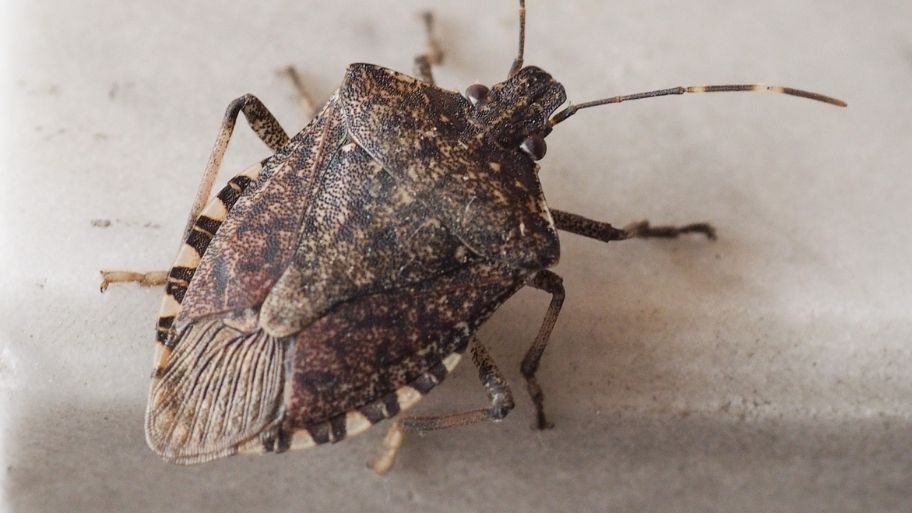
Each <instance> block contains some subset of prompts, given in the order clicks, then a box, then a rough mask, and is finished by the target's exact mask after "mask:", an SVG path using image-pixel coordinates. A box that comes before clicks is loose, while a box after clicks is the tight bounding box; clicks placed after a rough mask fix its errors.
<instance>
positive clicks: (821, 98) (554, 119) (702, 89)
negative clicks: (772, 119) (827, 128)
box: [548, 84, 848, 127]
mask: <svg viewBox="0 0 912 513" xmlns="http://www.w3.org/2000/svg"><path fill="white" fill-rule="evenodd" d="M756 91H760V92H770V93H779V94H787V95H789V96H799V97H801V98H807V99H809V100H816V101H818V102H823V103H829V104H830V105H835V106H837V107H846V106H847V105H848V104H846V102H844V101H842V100H839V99H837V98H832V97H830V96H825V95H822V94H820V93H812V92H810V91H804V90H801V89H794V88H792V87H782V86H770V85H764V84H731V85H707V86H688V87H672V88H671V89H658V90H656V91H648V92H645V93H636V94H627V95H624V96H613V97H611V98H604V99H601V100H595V101H591V102H585V103H579V104H577V105H570V106H569V107H567V108H566V109H564V110H562V111H560V112H558V113H557V114H555V115H554V116H551V119H550V120H548V126H549V127H553V126H554V125H556V124H558V123H560V122H561V121H564V120H565V119H567V118H569V117H570V116H572V115H574V114H576V112H577V111H578V110H580V109H588V108H589V107H597V106H599V105H608V104H610V103H621V102H626V101H628V100H642V99H643V98H654V97H656V96H670V95H673V94H686V93H726V92H756Z"/></svg>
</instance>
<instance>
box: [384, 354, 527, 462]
mask: <svg viewBox="0 0 912 513" xmlns="http://www.w3.org/2000/svg"><path fill="white" fill-rule="evenodd" d="M472 342H473V343H472V362H474V363H475V366H476V367H478V378H479V379H480V380H481V383H482V385H483V386H484V388H485V391H486V392H487V393H488V399H490V401H491V407H490V408H482V409H478V410H471V411H466V412H461V413H452V414H449V415H436V416H429V417H405V418H401V419H398V420H396V422H395V423H394V424H393V426H392V427H391V428H390V430H389V432H387V434H386V438H384V439H383V452H382V453H381V454H380V457H378V458H377V459H376V460H374V462H373V463H372V464H371V468H373V469H374V471H375V472H376V473H378V474H385V473H386V472H387V471H388V470H389V469H390V468H391V467H392V466H393V464H394V463H395V462H396V454H397V453H398V452H399V448H400V447H402V442H403V441H404V440H405V434H406V433H407V432H422V431H436V430H440V429H447V428H452V427H459V426H467V425H469V424H477V423H479V422H485V421H491V422H499V421H501V420H503V418H504V417H506V416H507V414H508V413H510V410H512V409H513V406H514V403H513V392H511V391H510V386H509V385H508V384H507V380H506V379H504V377H503V375H502V374H501V373H500V370H499V369H498V368H497V365H496V364H495V363H494V360H493V359H492V358H491V355H490V354H489V353H488V350H487V348H485V346H483V345H482V344H481V342H479V341H478V339H473V341H472Z"/></svg>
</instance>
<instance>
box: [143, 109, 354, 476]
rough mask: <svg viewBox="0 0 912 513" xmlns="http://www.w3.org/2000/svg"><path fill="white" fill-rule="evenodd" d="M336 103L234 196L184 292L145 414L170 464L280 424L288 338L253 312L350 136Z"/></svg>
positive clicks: (230, 448) (150, 436)
mask: <svg viewBox="0 0 912 513" xmlns="http://www.w3.org/2000/svg"><path fill="white" fill-rule="evenodd" d="M335 105H336V102H335V99H331V100H330V101H329V103H328V104H327V106H326V107H325V108H324V110H323V111H322V112H321V113H320V115H319V116H318V117H317V118H316V119H315V120H314V122H313V123H311V124H310V125H309V126H308V127H307V128H306V129H305V130H303V131H302V132H301V133H300V134H299V135H298V136H296V137H295V139H294V140H293V141H292V143H291V144H289V145H288V146H287V147H286V149H285V150H283V152H282V153H279V154H276V155H274V156H273V157H271V158H270V159H268V160H267V161H266V162H265V163H264V165H263V169H262V171H261V172H260V174H259V176H258V177H257V179H256V181H255V182H254V183H252V184H250V185H249V186H247V188H246V189H244V190H243V192H242V193H241V196H240V198H238V199H237V200H236V202H235V201H234V198H232V203H233V204H234V206H233V208H231V210H230V213H229V215H228V216H227V218H225V220H224V221H223V222H222V223H221V225H220V226H219V227H218V228H217V231H216V233H215V236H214V237H213V238H212V241H211V242H210V243H209V244H208V246H206V247H205V252H204V253H203V257H202V259H201V261H200V263H199V267H198V268H197V269H196V271H195V272H194V273H193V274H192V279H190V283H189V286H187V287H186V291H183V290H181V292H182V302H178V307H179V311H177V312H175V313H176V317H175V318H174V322H173V331H174V335H173V336H170V337H168V338H167V339H166V340H165V347H167V348H169V349H165V350H164V353H163V355H164V356H165V357H164V358H161V359H158V358H157V359H156V360H157V361H159V362H160V367H159V368H158V369H157V370H156V373H155V375H154V376H153V378H152V386H151V390H150V393H149V403H148V407H147V410H146V438H147V441H148V442H149V445H150V446H151V447H152V448H153V449H154V450H155V451H156V452H158V453H159V454H161V455H162V456H163V457H164V458H165V459H167V460H170V461H174V462H177V463H196V462H201V461H206V460H209V459H213V458H217V457H220V456H224V455H227V454H232V453H234V452H235V451H236V450H237V447H238V445H239V444H242V443H243V442H244V441H246V440H248V439H251V438H253V437H255V436H257V435H259V434H260V433H261V432H263V431H264V430H267V429H268V428H269V426H270V425H271V424H272V423H274V422H275V421H276V419H277V418H278V415H277V408H278V406H279V405H280V404H281V392H282V386H283V382H284V381H283V380H284V362H285V341H281V340H279V339H278V338H277V337H273V336H270V335H269V334H268V333H266V332H264V331H263V330H260V329H257V328H256V313H257V309H258V307H259V305H260V304H261V303H262V301H263V299H264V298H265V297H266V294H267V293H268V292H269V290H270V289H271V288H272V286H273V285H274V282H275V281H276V280H277V279H278V278H279V277H280V276H281V273H282V272H283V271H284V269H285V267H286V266H287V265H288V261H289V260H290V259H291V257H292V255H293V253H294V250H295V247H296V244H297V241H298V236H299V232H300V230H301V223H302V222H303V218H304V216H305V214H306V212H307V211H308V206H309V205H310V204H311V203H312V200H313V191H314V189H315V187H314V184H315V183H316V182H318V181H319V179H320V175H321V173H322V172H323V171H324V170H325V168H326V167H327V166H328V164H329V158H328V156H330V155H332V153H333V150H334V149H335V148H333V144H334V143H336V144H337V143H338V142H339V141H340V140H341V139H342V137H343V136H344V132H343V131H342V124H341V122H340V120H339V116H338V112H337V110H336V109H335ZM227 190H231V189H227ZM169 331H170V330H169ZM169 350H170V352H168V351H169Z"/></svg>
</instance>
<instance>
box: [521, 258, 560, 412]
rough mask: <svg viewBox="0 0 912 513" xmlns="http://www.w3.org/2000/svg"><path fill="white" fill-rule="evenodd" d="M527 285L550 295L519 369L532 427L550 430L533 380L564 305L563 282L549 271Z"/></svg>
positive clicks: (539, 390) (542, 399)
mask: <svg viewBox="0 0 912 513" xmlns="http://www.w3.org/2000/svg"><path fill="white" fill-rule="evenodd" d="M527 285H529V286H530V287H533V288H536V289H539V290H543V291H545V292H548V293H549V294H551V303H550V304H549V305H548V311H547V313H545V319H544V321H542V325H541V327H540V328H539V329H538V335H537V336H536V337H535V341H534V342H532V346H531V347H529V350H528V351H526V356H524V357H523V360H522V365H521V367H520V370H521V371H522V375H523V377H524V378H526V390H528V391H529V396H530V397H532V402H533V403H534V404H535V424H534V425H533V427H534V428H536V429H550V428H552V427H554V425H553V424H551V423H550V422H548V420H547V419H546V418H545V408H544V402H545V395H544V393H543V392H542V389H541V387H540V386H539V385H538V381H537V380H536V379H535V372H536V371H538V364H539V362H540V361H541V357H542V354H544V352H545V347H547V345H548V339H550V338H551V330H553V329H554V323H556V322H557V316H558V315H560V310H561V306H562V305H563V304H564V296H565V294H564V280H563V279H562V278H561V277H560V276H558V275H557V274H555V273H553V272H551V271H539V272H537V273H535V274H534V275H533V276H532V278H531V279H530V280H529V281H528V282H527Z"/></svg>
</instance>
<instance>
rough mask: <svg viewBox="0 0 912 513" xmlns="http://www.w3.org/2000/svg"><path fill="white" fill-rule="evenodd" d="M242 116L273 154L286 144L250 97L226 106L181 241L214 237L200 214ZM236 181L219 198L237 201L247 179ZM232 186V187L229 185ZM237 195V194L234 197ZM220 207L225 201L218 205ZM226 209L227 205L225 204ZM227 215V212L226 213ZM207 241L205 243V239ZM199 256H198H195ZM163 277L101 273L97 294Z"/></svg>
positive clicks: (269, 115)
mask: <svg viewBox="0 0 912 513" xmlns="http://www.w3.org/2000/svg"><path fill="white" fill-rule="evenodd" d="M241 113H243V114H244V117H245V118H246V119H247V124H248V125H250V128H251V129H252V130H253V131H254V133H256V135H257V136H258V137H259V138H260V140H261V141H263V142H264V143H265V144H266V145H267V146H269V148H270V149H271V150H272V151H273V152H275V151H278V150H279V149H280V148H281V147H282V146H285V145H286V144H287V143H288V141H289V138H288V134H287V133H286V132H285V130H284V129H283V128H282V126H281V125H280V124H279V122H278V121H276V119H275V117H274V116H273V115H272V113H271V112H269V109H267V108H266V106H265V105H263V103H262V102H261V101H260V100H259V99H258V98H257V97H256V96H253V95H252V94H246V95H244V96H241V97H240V98H238V99H236V100H234V101H233V102H231V103H230V104H229V105H228V109H227V110H226V112H225V116H224V118H223V119H222V125H221V127H220V128H219V133H218V137H217V138H216V141H215V146H214V147H213V149H212V153H211V154H210V155H209V161H208V163H207V164H206V169H205V170H204V171H203V179H202V181H201V182H200V186H199V189H198V190H197V192H196V199H195V200H194V201H193V206H192V207H191V209H190V215H189V219H188V221H187V226H186V228H185V229H184V239H185V240H189V239H191V238H194V237H196V238H199V236H198V235H197V232H201V233H203V234H205V235H208V239H211V237H212V235H214V234H215V233H214V230H215V229H216V228H213V227H212V220H211V219H210V218H208V217H207V218H205V219H204V218H201V217H200V214H201V213H202V211H203V208H204V207H205V206H206V203H207V201H208V200H209V194H210V193H211V192H212V185H213V182H214V181H215V177H216V176H217V175H218V172H219V169H220V168H221V165H222V159H223V158H224V156H225V151H226V150H227V149H228V143H229V142H230V140H231V136H232V134H233V133H234V126H235V124H236V123H237V117H238V115H239V114H241ZM236 180H238V177H235V178H234V179H232V182H229V184H228V186H227V187H226V190H223V191H222V193H219V195H220V196H221V195H223V194H225V195H228V196H230V197H231V198H232V201H231V204H233V200H236V199H237V196H238V195H239V194H240V192H241V191H242V189H243V187H246V185H247V184H248V183H249V180H247V181H245V182H243V184H242V183H240V182H235V181H236ZM232 184H233V185H232ZM228 187H230V188H231V190H230V191H229V190H227V188H228ZM235 192H237V193H238V194H234V193H235ZM222 203H223V204H224V203H226V202H224V201H223V202H222ZM226 206H227V208H228V209H230V205H226ZM225 213H227V209H226V212H225ZM222 220H223V219H219V220H218V222H221V221H222ZM200 223H202V225H205V226H202V225H201V226H198V227H195V226H194V225H196V224H200ZM207 242H208V240H207ZM199 256H202V253H200V254H199ZM162 274H163V272H162V271H154V272H151V273H138V272H133V271H101V276H102V281H101V287H100V289H101V291H102V292H104V291H105V290H106V289H107V288H108V285H110V284H111V283H128V282H138V283H139V284H140V285H143V286H151V285H161V284H164V283H165V282H166V280H164V279H162V278H161V275H162Z"/></svg>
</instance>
